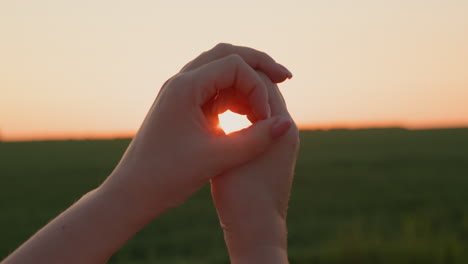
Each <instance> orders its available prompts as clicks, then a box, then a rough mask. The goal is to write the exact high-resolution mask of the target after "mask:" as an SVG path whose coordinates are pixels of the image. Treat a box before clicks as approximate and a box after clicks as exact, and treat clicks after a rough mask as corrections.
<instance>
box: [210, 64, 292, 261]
mask: <svg viewBox="0 0 468 264" xmlns="http://www.w3.org/2000/svg"><path fill="white" fill-rule="evenodd" d="M259 75H261V77H262V79H263V81H264V82H265V83H266V85H267V87H268V92H269V103H270V107H271V112H272V115H273V116H281V117H282V118H285V119H288V120H292V119H291V117H290V115H289V113H288V111H287V109H286V105H285V102H284V99H283V98H282V96H281V93H280V92H279V90H278V87H277V86H276V85H275V84H274V83H272V82H271V81H270V79H269V78H268V77H267V76H265V75H264V74H262V73H259ZM298 148H299V137H298V130H297V127H296V126H295V125H293V127H292V128H291V129H289V130H288V132H287V134H286V135H284V136H283V137H281V138H280V139H279V140H278V141H276V142H274V143H273V144H272V145H271V146H270V147H269V148H268V150H267V151H266V152H265V153H264V154H262V155H261V156H259V157H258V158H257V159H255V160H252V161H250V162H248V163H246V164H244V165H243V166H240V167H237V168H234V169H232V170H229V171H226V172H225V173H223V174H222V175H219V176H217V177H215V178H213V179H212V180H211V184H212V185H211V186H212V194H213V200H214V203H215V205H216V209H217V211H218V216H219V219H220V222H221V225H222V227H223V230H224V237H225V240H226V244H227V246H228V250H229V255H230V257H231V263H234V264H235V263H288V260H287V253H286V250H287V228H286V215H287V208H288V199H289V194H290V189H291V183H292V179H293V171H294V167H295V162H296V157H297V152H298Z"/></svg>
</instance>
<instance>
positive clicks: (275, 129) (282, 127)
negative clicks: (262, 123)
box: [271, 117, 292, 138]
mask: <svg viewBox="0 0 468 264" xmlns="http://www.w3.org/2000/svg"><path fill="white" fill-rule="evenodd" d="M291 124H292V123H291V120H289V118H286V117H280V118H278V120H276V121H275V123H273V125H272V126H271V137H272V138H278V137H281V136H282V135H284V134H285V133H286V131H288V130H289V128H290V127H291Z"/></svg>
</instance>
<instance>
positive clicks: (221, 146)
mask: <svg viewBox="0 0 468 264" xmlns="http://www.w3.org/2000/svg"><path fill="white" fill-rule="evenodd" d="M255 70H259V71H262V72H265V73H266V74H267V75H268V77H269V78H271V79H272V80H274V81H276V82H281V81H284V80H285V79H286V78H287V77H290V73H289V72H288V71H287V70H286V69H285V68H284V67H282V66H281V65H278V64H276V62H274V60H273V59H271V58H270V57H269V56H268V55H266V54H264V53H261V52H258V51H255V50H253V49H249V48H245V47H235V46H232V45H227V44H222V45H218V46H216V47H215V48H214V49H212V50H210V51H208V52H205V53H203V54H202V55H200V56H199V57H198V58H197V59H195V60H194V61H192V62H190V63H189V64H187V66H185V67H184V68H183V69H182V71H181V72H180V73H178V74H176V75H175V76H174V77H172V78H171V79H170V80H169V81H167V82H166V83H165V84H164V85H163V87H162V89H161V91H160V93H159V95H158V97H157V98H156V100H155V102H154V104H153V106H152V107H151V109H150V111H149V113H148V115H147V116H146V119H145V121H144V122H143V124H142V126H141V128H140V130H139V131H138V133H137V135H136V136H135V138H134V139H133V141H132V143H131V144H130V146H129V147H128V149H127V151H126V152H125V154H124V156H123V157H122V159H121V161H120V163H119V165H118V166H117V167H116V169H115V170H114V171H113V172H112V174H111V175H110V176H109V177H108V178H107V179H106V181H105V182H104V183H103V184H102V185H101V186H100V187H98V188H97V189H96V190H93V191H91V192H89V193H88V194H87V195H85V196H84V197H83V198H82V199H80V200H79V201H78V202H76V203H75V204H73V205H72V206H71V207H70V208H68V209H67V210H66V211H64V212H63V213H62V214H60V215H59V216H58V217H57V218H55V219H54V220H53V221H51V222H50V223H49V224H47V225H46V226H45V227H44V228H42V229H41V230H39V231H38V232H37V233H36V234H34V235H33V236H32V237H31V238H30V239H29V240H28V241H26V242H25V243H24V244H23V245H22V246H21V247H19V248H18V249H16V250H15V251H14V252H13V253H12V254H11V255H10V256H8V257H7V258H6V259H5V260H4V261H3V262H2V263H104V262H106V261H107V260H108V259H109V257H110V256H111V255H112V254H113V253H114V252H115V251H116V250H117V249H119V248H120V247H121V246H122V245H123V244H124V243H125V241H127V240H128V239H129V238H130V237H131V236H133V235H134V234H135V233H136V232H137V231H138V230H139V229H141V228H142V227H143V226H144V225H145V224H147V223H148V222H150V221H151V220H153V219H154V218H155V217H156V216H158V214H161V213H162V212H164V211H165V210H167V209H169V208H172V207H174V206H176V205H178V204H180V203H182V202H183V201H184V200H185V199H187V198H188V197H189V196H190V195H191V194H192V193H194V192H195V191H196V190H198V189H199V188H200V187H201V186H203V185H204V184H205V183H206V182H208V180H209V179H210V178H212V177H215V176H216V175H218V174H220V173H221V172H223V171H225V170H228V169H230V168H233V167H237V166H239V165H241V164H243V163H245V162H247V161H249V160H252V159H254V158H255V157H257V156H258V155H259V154H261V153H262V152H263V151H264V150H265V149H267V147H268V146H269V145H270V144H272V143H273V142H274V141H275V140H277V139H278V138H279V137H280V136H281V135H282V134H284V133H285V132H286V130H287V129H286V128H287V126H288V125H289V124H290V123H289V122H288V121H284V122H283V123H281V122H282V121H281V120H279V119H278V117H273V118H271V117H270V116H271V113H270V112H271V110H270V106H269V103H268V91H267V87H266V86H265V83H264V82H263V81H262V80H261V78H260V77H259V75H257V73H256V72H255ZM226 108H236V109H238V110H239V111H248V112H249V113H251V114H250V117H251V118H252V119H255V120H256V122H255V124H254V125H253V126H251V127H250V128H249V129H245V130H243V131H241V132H237V133H234V134H231V135H229V136H226V135H222V134H220V133H218V132H219V131H218V130H217V129H216V128H215V127H214V126H213V124H214V123H213V122H216V120H217V115H218V113H219V111H223V110H222V109H226ZM272 110H273V109H272ZM278 122H279V123H278Z"/></svg>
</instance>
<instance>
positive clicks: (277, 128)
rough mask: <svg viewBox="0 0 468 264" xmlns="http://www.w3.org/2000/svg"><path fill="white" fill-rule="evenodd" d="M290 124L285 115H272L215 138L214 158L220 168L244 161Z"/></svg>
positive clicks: (285, 130) (226, 167)
mask: <svg viewBox="0 0 468 264" xmlns="http://www.w3.org/2000/svg"><path fill="white" fill-rule="evenodd" d="M291 125H292V121H291V119H289V117H286V116H274V117H271V118H268V119H265V120H261V121H258V122H256V123H254V124H253V125H252V126H250V127H248V128H246V129H243V130H240V131H237V132H234V133H231V134H229V135H223V136H220V137H218V138H217V139H216V142H215V149H216V152H215V155H214V156H215V157H214V160H215V161H216V162H217V165H219V166H220V167H219V168H220V170H226V169H229V168H232V167H236V166H239V165H242V164H243V163H246V162H248V161H250V160H252V159H255V158H256V157H257V156H259V155H260V154H262V153H263V152H264V151H265V150H266V149H267V148H268V146H270V144H272V143H273V142H275V141H276V139H278V138H279V137H281V136H282V135H284V134H285V133H286V132H287V131H288V130H289V128H290V127H291Z"/></svg>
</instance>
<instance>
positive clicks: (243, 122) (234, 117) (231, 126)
mask: <svg viewBox="0 0 468 264" xmlns="http://www.w3.org/2000/svg"><path fill="white" fill-rule="evenodd" d="M251 124H252V123H250V121H249V120H248V119H247V118H246V117H245V115H238V114H236V113H233V112H231V111H229V110H228V111H226V112H224V113H222V114H220V115H219V127H220V128H221V129H222V130H224V132H225V133H226V134H229V133H232V132H235V131H238V130H241V129H243V128H246V127H249V126H250V125H251Z"/></svg>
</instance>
